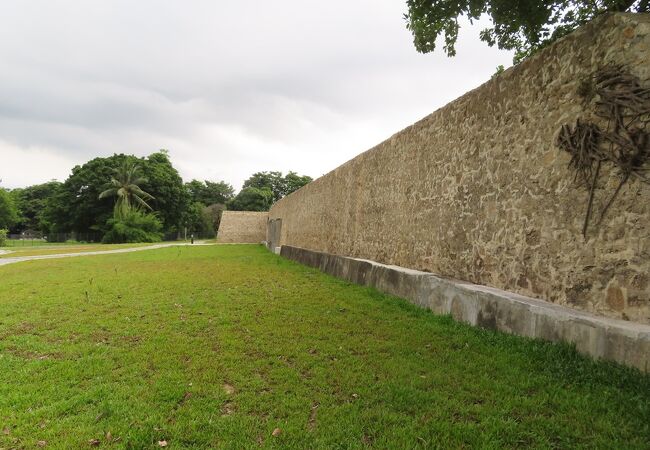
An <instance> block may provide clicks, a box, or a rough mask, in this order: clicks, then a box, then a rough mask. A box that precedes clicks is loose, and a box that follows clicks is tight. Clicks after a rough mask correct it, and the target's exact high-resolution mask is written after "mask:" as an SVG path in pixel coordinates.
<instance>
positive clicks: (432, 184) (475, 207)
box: [270, 14, 650, 323]
mask: <svg viewBox="0 0 650 450" xmlns="http://www.w3.org/2000/svg"><path fill="white" fill-rule="evenodd" d="M608 63H618V64H626V65H627V67H628V69H629V71H630V72H631V73H633V74H635V75H637V76H639V77H640V79H641V80H644V82H645V83H647V82H648V80H649V79H650V17H649V16H648V15H633V14H617V15H609V16H605V17H602V18H601V19H599V20H597V21H595V22H593V23H592V24H590V25H587V26H585V27H583V28H581V29H579V30H577V31H576V32H574V33H573V34H571V35H569V36H567V37H566V38H564V39H562V40H560V41H558V42H556V43H555V44H554V45H552V46H550V47H549V48H547V49H545V50H544V51H542V52H540V53H538V54H537V55H535V56H533V57H532V58H529V59H528V60H526V61H525V62H523V63H522V64H519V65H517V66H515V67H513V68H511V69H508V70H507V71H505V72H504V73H503V74H501V75H499V76H496V77H494V78H493V79H491V80H490V81H488V82H487V83H485V84H483V85H482V86H480V87H479V88H477V89H475V90H473V91H471V92H469V93H467V94H466V95H464V96H462V97H461V98H459V99H457V100H455V101H453V102H451V103H450V104H448V105H446V106H445V107H443V108H442V109H440V110H438V111H436V112H434V113H433V114H431V115H429V116H428V117H426V118H424V119H422V120H421V121H419V122H417V123H416V124H414V125H412V126H410V127H408V128H406V129H405V130H403V131H401V132H399V133H397V134H395V135H394V136H392V137H391V138H390V139H388V140H387V141H385V142H383V143H381V144H380V145H378V146H377V147H375V148H373V149H371V150H369V151H367V152H365V153H363V154H361V155H359V156H357V157H356V158H354V159H352V160H351V161H348V162H347V163H345V164H344V165H342V166H340V167H339V168H337V169H335V170H334V171H332V172H330V173H329V174H327V175H325V176H323V177H321V178H319V179H317V180H315V181H314V182H312V183H310V184H308V185H307V186H305V187H303V188H302V189H300V190H298V191H296V192H294V193H293V194H291V195H289V196H288V197H286V198H284V199H282V200H280V201H279V202H277V203H276V204H275V205H274V206H273V208H272V209H271V212H270V218H271V219H276V218H280V219H282V229H281V244H283V245H291V246H296V247H302V248H306V249H311V250H317V251H323V252H328V253H332V254H338V255H346V256H352V257H360V258H367V259H371V260H374V261H378V262H382V263H386V264H395V265H399V266H402V267H409V268H413V269H419V270H423V271H428V272H433V273H436V274H439V275H441V276H446V277H451V278H456V279H462V280H466V281H470V282H473V283H478V284H484V285H488V286H493V287H497V288H501V289H505V290H508V291H514V292H517V293H520V294H523V295H528V296H533V297H536V298H541V299H544V300H548V301H551V302H555V303H559V304H563V305H568V306H571V307H573V308H578V309H582V310H587V311H591V312H595V313H598V314H602V315H606V316H611V317H617V318H623V319H629V320H633V321H637V322H642V323H650V186H648V185H644V184H642V183H640V182H639V181H638V180H632V181H631V182H629V183H627V184H626V185H625V187H624V188H623V189H622V191H621V192H620V194H619V196H618V199H617V200H616V202H615V203H614V204H613V206H612V207H611V209H610V211H609V213H608V214H607V217H606V218H605V220H604V222H603V224H602V225H601V226H600V228H599V229H598V230H594V229H592V231H591V232H590V234H589V235H588V239H587V240H585V239H584V238H583V237H582V233H581V231H582V224H583V219H584V215H585V210H586V205H587V197H588V193H587V192H586V190H585V189H582V188H578V187H577V186H576V184H575V183H574V175H573V173H572V172H571V171H569V170H568V169H567V163H568V162H569V155H568V154H566V153H565V152H562V151H560V150H558V149H557V148H556V147H555V145H554V141H555V137H556V135H557V132H558V130H559V128H560V126H561V125H562V124H565V123H572V122H575V120H576V119H577V118H578V117H582V116H583V115H584V114H586V113H587V111H586V109H585V108H586V107H585V106H584V102H583V99H582V98H581V97H580V95H579V94H578V90H579V89H578V88H579V86H580V84H581V81H582V80H584V79H585V78H586V77H588V76H589V75H591V74H592V73H593V72H594V71H595V70H597V69H598V68H600V67H602V66H603V65H605V64H608ZM618 181H619V177H618V175H617V173H616V172H615V171H614V170H610V169H607V170H606V172H605V176H604V177H603V183H602V184H601V185H599V186H598V188H597V190H596V200H595V207H596V208H602V206H603V204H604V202H605V201H606V195H607V193H611V192H612V191H613V190H614V189H615V187H616V185H617V184H618Z"/></svg>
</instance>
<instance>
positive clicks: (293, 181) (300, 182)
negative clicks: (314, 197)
mask: <svg viewBox="0 0 650 450" xmlns="http://www.w3.org/2000/svg"><path fill="white" fill-rule="evenodd" d="M312 181H313V178H312V177H310V176H307V175H298V174H297V173H296V172H289V173H288V174H286V175H285V176H284V186H283V188H284V190H283V197H284V196H287V195H289V194H291V193H292V192H294V191H297V190H298V189H300V188H301V187H303V186H304V185H306V184H308V183H311V182H312Z"/></svg>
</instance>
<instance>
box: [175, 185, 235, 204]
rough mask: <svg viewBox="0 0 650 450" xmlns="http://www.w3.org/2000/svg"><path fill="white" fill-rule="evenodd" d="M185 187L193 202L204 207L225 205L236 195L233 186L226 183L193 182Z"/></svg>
mask: <svg viewBox="0 0 650 450" xmlns="http://www.w3.org/2000/svg"><path fill="white" fill-rule="evenodd" d="M185 187H186V188H187V190H188V192H189V194H190V199H191V201H192V202H198V203H201V204H203V205H204V206H210V205H215V204H221V205H223V204H225V203H226V202H227V201H228V200H230V199H231V198H233V197H234V195H235V190H234V189H233V187H232V185H230V184H228V183H226V182H225V181H218V182H214V181H208V180H205V181H199V180H192V181H190V182H189V183H185Z"/></svg>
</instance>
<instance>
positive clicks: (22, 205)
mask: <svg viewBox="0 0 650 450" xmlns="http://www.w3.org/2000/svg"><path fill="white" fill-rule="evenodd" d="M129 167H130V168H132V170H136V171H137V174H136V173H131V177H132V178H131V179H129V180H127V179H123V180H122V181H120V180H119V178H120V176H119V174H120V173H122V176H123V177H128V174H127V173H125V171H128V170H131V169H128V168H129ZM116 174H118V175H116ZM310 181H312V179H311V178H310V177H308V176H300V175H298V174H296V173H295V172H289V173H287V174H286V175H283V174H282V173H281V172H257V173H255V174H253V175H252V176H251V177H250V178H249V179H247V180H246V181H245V182H244V185H243V188H242V190H241V191H240V192H239V193H237V194H236V195H235V190H234V188H233V186H232V185H230V184H229V183H226V182H224V181H209V180H205V181H199V180H191V181H189V182H183V179H182V178H181V176H180V175H179V173H178V171H177V170H176V168H174V166H173V165H172V163H171V161H170V159H169V155H168V153H167V151H165V150H161V151H158V152H155V153H152V154H151V155H149V156H147V157H143V158H138V157H136V156H133V155H126V154H114V155H112V156H108V157H100V158H94V159H92V160H90V161H88V162H86V163H85V164H83V165H79V166H75V167H74V168H73V169H72V173H71V174H70V176H69V177H68V178H67V179H66V180H65V181H64V182H59V181H50V182H47V183H43V184H38V185H34V186H28V187H25V188H18V189H12V190H6V189H2V188H0V229H6V230H9V232H10V233H12V234H20V233H30V232H31V233H39V234H44V235H48V234H56V233H71V232H74V233H98V234H101V235H106V234H107V233H108V232H109V231H111V230H112V229H113V228H114V224H115V219H118V218H121V219H125V215H122V216H120V214H117V213H116V208H120V207H122V206H123V205H124V204H123V203H121V202H123V201H124V199H122V200H121V197H120V195H119V193H118V191H119V192H124V190H122V191H120V188H121V185H120V183H122V182H123V183H125V185H130V186H131V187H130V188H128V189H132V191H130V192H131V193H132V194H134V195H135V196H134V197H129V198H128V199H127V202H128V201H133V202H134V205H133V206H134V211H137V210H142V211H141V212H147V213H148V212H149V211H148V210H149V208H150V210H151V211H152V212H153V215H154V216H155V218H156V219H157V220H158V221H159V222H160V231H161V232H164V233H165V234H172V233H179V234H180V233H184V232H185V230H188V232H201V233H207V234H210V233H214V231H215V230H216V229H218V226H219V221H220V219H221V213H222V211H224V210H225V209H231V210H237V211H267V210H268V209H269V208H270V207H271V205H272V204H273V203H274V202H275V201H277V200H279V199H280V198H282V197H284V196H285V195H288V194H290V193H291V192H293V191H295V190H296V189H299V188H300V187H302V186H304V185H305V184H307V183H309V182H310ZM136 182H137V183H136ZM129 195H130V194H129ZM143 203H144V204H145V205H147V207H146V208H145V207H144V206H143ZM120 205H122V206H120ZM127 206H129V205H128V204H127ZM127 209H128V208H127ZM129 220H131V221H134V220H136V221H137V220H141V219H137V218H135V217H130V219H129Z"/></svg>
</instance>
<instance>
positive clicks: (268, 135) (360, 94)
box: [0, 0, 511, 188]
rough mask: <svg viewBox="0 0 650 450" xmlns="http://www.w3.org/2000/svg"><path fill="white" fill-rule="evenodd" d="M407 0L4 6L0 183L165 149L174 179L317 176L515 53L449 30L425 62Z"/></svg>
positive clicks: (157, 0) (0, 14) (0, 10)
mask: <svg viewBox="0 0 650 450" xmlns="http://www.w3.org/2000/svg"><path fill="white" fill-rule="evenodd" d="M405 10H406V6H405V1H404V0H330V1H327V2H323V1H312V0H277V1H271V2H268V1H267V2H262V1H248V2H233V1H224V0H219V1H218V0H206V1H199V0H183V1H181V0H177V1H163V0H150V1H144V0H138V1H132V0H131V1H118V0H110V1H108V0H105V1H102V0H96V1H87V0H77V1H59V0H57V1H32V0H20V1H2V2H0V179H2V186H3V187H10V188H11V187H19V186H26V185H30V184H34V183H40V182H44V181H47V180H50V179H59V180H64V179H65V178H66V177H67V176H68V174H69V172H70V169H71V168H72V167H73V166H74V165H76V164H81V163H83V162H85V161H87V160H89V159H91V158H93V157H96V156H105V155H110V154H113V153H133V154H136V155H138V156H144V155H147V154H150V153H152V152H154V151H156V150H157V149H160V148H166V149H168V150H169V151H170V155H171V158H172V162H173V163H174V165H175V166H176V167H177V168H178V169H179V171H180V172H181V175H182V176H183V178H184V179H186V180H189V179H192V178H198V179H209V180H225V181H227V182H229V183H232V184H233V185H234V186H235V187H236V188H239V187H240V186H241V183H242V182H243V180H244V179H246V178H247V177H248V176H249V175H250V174H251V173H253V172H256V171H262V170H280V171H285V172H286V171H288V170H295V171H297V172H299V173H301V174H307V175H311V176H313V177H318V176H320V175H322V174H324V173H326V172H328V171H330V170H332V169H334V168H335V167H337V166H339V165H340V164H342V163H344V162H345V161H347V160H348V159H350V158H352V157H354V156H355V155H357V154H359V153H361V152H363V151H365V150H367V149H368V148H370V147H372V146H374V145H376V144H378V143H379V142H381V141H383V140H384V139H386V138H388V137H389V136H390V135H392V134H393V133H395V132H397V131H399V130H400V129H402V128H404V127H406V126H408V125H409V124H411V123H413V122H414V121H416V120H418V119H420V118H422V117H423V116H425V115H427V114H429V113H430V112H432V111H434V110H435V109H437V108H439V107H441V106H443V105H444V104H446V103H447V102H449V101H451V100H453V99H454V98H456V97H458V96H460V95H462V94H463V93H464V92H466V91H468V90H470V89H472V88H474V87H476V86H478V85H480V84H481V83H483V82H484V81H486V80H487V79H489V77H490V76H491V75H492V74H493V73H494V71H495V68H496V66H497V65H499V64H504V65H505V66H508V65H509V64H510V61H511V55H510V54H509V53H507V52H501V51H498V50H496V49H491V48H489V47H487V46H486V45H485V44H484V43H482V42H480V41H479V40H478V31H479V30H480V29H481V28H482V27H483V26H484V25H485V24H486V23H487V22H486V23H483V24H478V25H477V24H475V25H474V26H470V25H469V24H466V26H464V27H463V28H462V29H461V34H460V39H459V43H458V45H457V50H458V55H457V56H456V57H455V58H447V57H446V56H444V54H443V53H442V52H440V53H436V54H428V55H421V54H419V53H417V52H416V51H415V49H414V48H413V45H412V40H411V35H410V34H409V32H408V30H406V28H405V22H404V19H403V17H402V16H403V14H404V12H405Z"/></svg>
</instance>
